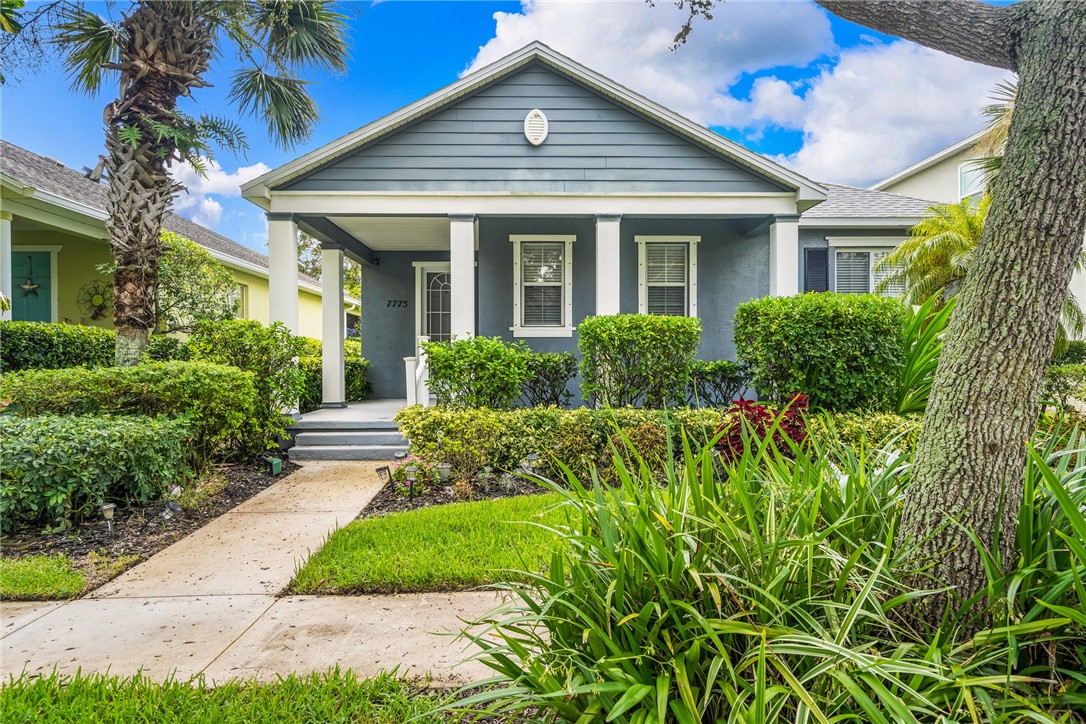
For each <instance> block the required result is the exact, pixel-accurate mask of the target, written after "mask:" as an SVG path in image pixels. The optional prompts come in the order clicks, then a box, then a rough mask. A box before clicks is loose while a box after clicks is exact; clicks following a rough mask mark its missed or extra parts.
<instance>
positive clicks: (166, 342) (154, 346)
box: [144, 334, 190, 362]
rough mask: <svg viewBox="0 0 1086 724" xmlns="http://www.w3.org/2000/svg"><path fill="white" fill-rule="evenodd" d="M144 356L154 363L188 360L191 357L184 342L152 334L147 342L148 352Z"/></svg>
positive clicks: (175, 338)
mask: <svg viewBox="0 0 1086 724" xmlns="http://www.w3.org/2000/svg"><path fill="white" fill-rule="evenodd" d="M144 354H145V355H147V359H149V360H151V361H153V362H169V361H171V360H188V359H189V356H190V355H189V349H188V347H187V346H186V345H185V343H184V342H182V341H181V340H180V339H178V338H177V337H167V336H166V335H164V334H152V335H151V338H150V339H149V340H147V350H146V351H145V352H144Z"/></svg>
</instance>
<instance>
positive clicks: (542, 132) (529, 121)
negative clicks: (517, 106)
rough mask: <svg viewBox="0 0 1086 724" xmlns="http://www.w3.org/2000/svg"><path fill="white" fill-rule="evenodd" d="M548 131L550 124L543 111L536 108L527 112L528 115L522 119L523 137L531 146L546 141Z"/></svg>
mask: <svg viewBox="0 0 1086 724" xmlns="http://www.w3.org/2000/svg"><path fill="white" fill-rule="evenodd" d="M549 130H550V123H549V122H548V121H547V117H546V116H545V115H543V111H541V110H539V109H538V108H533V109H532V110H530V111H528V115H527V116H525V117H524V137H525V138H527V139H528V143H530V144H532V145H533V146H538V145H540V144H542V143H543V142H544V141H546V140H547V132H548V131H549Z"/></svg>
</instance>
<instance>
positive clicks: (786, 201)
mask: <svg viewBox="0 0 1086 724" xmlns="http://www.w3.org/2000/svg"><path fill="white" fill-rule="evenodd" d="M271 204H272V205H271V210H272V211H273V212H277V213H279V212H281V213H294V214H312V215H325V216H446V215H450V214H453V215H455V214H481V215H487V214H495V215H523V216H532V215H544V216H545V215H568V214H581V215H585V216H594V215H599V214H604V215H610V214H618V215H631V216H639V215H640V216H644V215H652V214H663V215H670V216H682V215H694V216H709V217H711V216H729V215H732V216H768V215H794V214H795V213H796V198H795V194H794V193H792V192H788V191H782V192H775V193H767V194H614V195H608V194H593V195H586V194H538V193H535V194H512V193H510V194H479V195H475V196H470V195H463V194H461V195H448V194H372V193H365V194H359V193H355V192H350V191H345V192H334V193H313V192H308V191H276V192H274V193H273V194H272V198H271Z"/></svg>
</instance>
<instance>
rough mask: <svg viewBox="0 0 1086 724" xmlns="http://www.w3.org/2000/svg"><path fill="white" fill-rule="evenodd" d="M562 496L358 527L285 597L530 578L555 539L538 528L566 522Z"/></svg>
mask: <svg viewBox="0 0 1086 724" xmlns="http://www.w3.org/2000/svg"><path fill="white" fill-rule="evenodd" d="M561 500H562V498H561V496H559V495H556V494H549V495H521V496H516V497H511V498H498V499H495V500H482V501H474V502H467V503H449V504H447V505H434V506H430V507H428V508H421V509H419V510H411V511H407V512H403V513H390V514H388V515H382V516H377V517H373V518H363V519H361V520H356V521H354V522H353V523H350V524H349V525H346V526H344V527H343V528H341V529H339V530H337V531H336V532H334V533H333V534H332V535H331V536H330V537H329V538H328V540H327V541H326V542H325V544H324V546H322V547H321V549H320V550H318V551H317V552H316V553H314V554H313V555H312V556H310V558H309V560H308V561H306V563H305V564H304V565H303V566H302V567H301V568H300V569H299V571H298V572H297V574H296V575H295V577H294V581H293V582H292V583H291V587H290V589H289V592H291V593H300V594H301V593H308V594H312V593H319V594H362V593H407V592H425V591H457V590H466V589H470V588H476V587H478V586H483V585H487V584H490V583H495V582H497V581H499V580H506V579H508V578H510V574H509V573H508V571H509V570H536V569H538V567H539V564H540V563H541V562H543V561H547V560H549V558H550V552H551V550H552V548H553V544H554V535H553V534H552V533H551V532H550V531H547V530H545V529H544V528H541V527H540V525H545V526H554V525H557V524H561V523H562V522H564V520H565V512H564V510H563V509H562V506H560V505H559V502H560V501H561Z"/></svg>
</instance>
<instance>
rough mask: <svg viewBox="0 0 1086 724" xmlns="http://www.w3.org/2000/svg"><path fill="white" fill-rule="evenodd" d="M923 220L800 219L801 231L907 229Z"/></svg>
mask: <svg viewBox="0 0 1086 724" xmlns="http://www.w3.org/2000/svg"><path fill="white" fill-rule="evenodd" d="M922 219H923V217H921V216H872V217H867V218H864V217H854V216H840V217H825V218H814V219H805V218H803V217H802V216H801V217H800V218H799V226H800V228H801V229H863V228H874V229H907V228H909V227H912V226H916V225H917V224H918V223H920V221H921V220H922Z"/></svg>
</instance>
